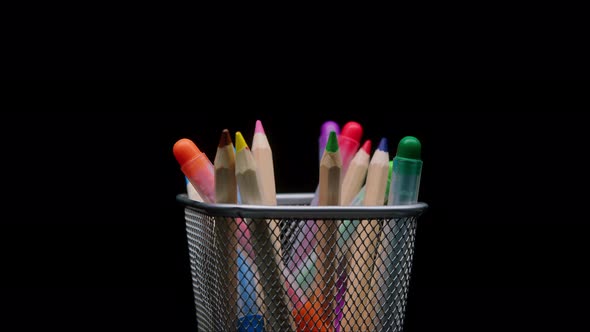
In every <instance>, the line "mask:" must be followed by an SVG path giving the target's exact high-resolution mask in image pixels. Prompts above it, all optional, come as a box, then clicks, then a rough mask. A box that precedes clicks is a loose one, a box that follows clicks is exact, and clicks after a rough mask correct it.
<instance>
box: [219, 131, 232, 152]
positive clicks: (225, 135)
mask: <svg viewBox="0 0 590 332" xmlns="http://www.w3.org/2000/svg"><path fill="white" fill-rule="evenodd" d="M230 144H232V141H231V135H230V134H229V130H227V129H223V131H222V132H221V137H220V138H219V145H218V147H220V148H223V147H225V146H228V145H230Z"/></svg>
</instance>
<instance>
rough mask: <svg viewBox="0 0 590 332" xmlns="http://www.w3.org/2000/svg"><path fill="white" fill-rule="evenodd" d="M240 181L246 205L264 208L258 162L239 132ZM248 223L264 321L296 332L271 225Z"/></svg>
mask: <svg viewBox="0 0 590 332" xmlns="http://www.w3.org/2000/svg"><path fill="white" fill-rule="evenodd" d="M236 178H237V183H238V189H239V191H240V197H241V199H242V203H243V204H250V205H263V198H262V192H261V190H260V186H259V183H260V181H259V180H258V171H257V165H256V161H255V159H254V156H253V155H252V151H251V150H250V148H249V147H248V145H247V144H246V141H245V140H244V137H243V136H242V134H241V133H240V132H239V131H238V132H236ZM246 223H247V224H248V229H249V230H250V234H251V239H252V247H253V249H254V252H255V264H256V265H257V269H258V272H259V273H260V276H261V280H260V283H261V284H262V289H263V291H264V299H263V301H264V304H265V307H266V308H265V310H264V318H265V320H266V322H267V323H268V324H267V325H266V326H265V329H266V330H269V331H283V330H290V331H294V330H295V323H294V321H293V317H292V315H291V310H290V305H289V300H288V297H287V291H286V283H285V281H284V277H283V271H282V270H281V268H280V264H278V263H277V262H278V259H280V258H277V256H278V255H279V253H278V252H277V251H276V250H275V247H274V243H273V242H272V235H271V234H272V233H271V231H270V229H269V225H268V222H267V221H266V220H264V219H246Z"/></svg>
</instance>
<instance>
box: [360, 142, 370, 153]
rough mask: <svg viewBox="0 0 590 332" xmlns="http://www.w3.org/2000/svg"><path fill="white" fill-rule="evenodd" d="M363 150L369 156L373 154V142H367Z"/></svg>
mask: <svg viewBox="0 0 590 332" xmlns="http://www.w3.org/2000/svg"><path fill="white" fill-rule="evenodd" d="M361 149H363V150H364V151H365V152H366V153H367V154H371V140H370V139H368V140H366V141H365V144H363V147H362V148H361Z"/></svg>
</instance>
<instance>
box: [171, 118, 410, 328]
mask: <svg viewBox="0 0 590 332" xmlns="http://www.w3.org/2000/svg"><path fill="white" fill-rule="evenodd" d="M362 136H363V127H362V126H361V125H360V124H359V123H358V122H355V121H350V122H348V123H346V124H345V125H344V126H343V127H342V129H341V128H340V126H339V125H338V124H337V123H336V122H333V121H327V122H325V123H324V124H323V125H322V126H321V129H320V137H319V143H318V144H319V149H318V151H319V156H318V157H319V158H318V159H319V168H318V169H319V183H318V186H317V188H316V191H315V193H314V196H313V199H312V201H311V203H310V205H312V206H354V205H356V206H379V205H404V204H414V203H417V202H418V190H419V185H420V176H421V171H422V161H421V144H420V141H419V140H418V139H417V138H416V137H413V136H406V137H404V138H402V139H401V140H400V141H399V143H398V145H397V151H396V154H395V155H394V156H393V158H391V159H390V153H389V148H388V141H387V139H386V138H385V137H383V138H381V139H380V141H379V142H378V144H377V147H376V148H375V150H372V142H371V140H369V139H366V140H364V141H361V139H362ZM234 141H235V147H234ZM361 143H362V144H361ZM173 153H174V156H175V158H176V160H177V161H178V163H179V165H180V168H181V170H182V172H183V174H184V175H185V178H186V184H187V193H188V196H189V198H191V199H193V200H195V201H200V202H204V203H206V204H245V205H277V194H276V187H275V176H274V166H273V156H272V149H271V145H270V143H269V139H268V137H267V136H266V133H265V131H264V128H263V126H262V123H261V121H260V120H257V121H256V124H255V130H254V136H253V138H252V141H251V148H250V147H249V145H248V144H247V143H246V140H245V139H244V137H243V136H242V134H241V132H239V131H238V132H236V133H235V139H234V140H232V136H231V133H230V132H229V130H227V129H224V130H223V131H222V132H221V135H220V138H219V144H218V147H217V152H216V155H215V158H214V162H211V161H210V159H209V158H208V157H207V156H206V155H205V154H204V153H203V152H202V151H200V150H199V148H198V147H197V145H196V144H195V143H194V142H193V141H192V140H190V139H188V138H182V139H180V140H178V141H177V142H176V143H175V144H174V146H173ZM215 225H216V226H215V227H217V228H218V232H219V233H218V234H221V235H220V236H223V237H224V238H225V239H227V241H228V242H227V246H228V247H229V248H225V249H224V250H225V251H224V252H227V255H226V257H227V261H226V262H224V264H226V265H225V266H226V268H227V269H226V270H225V271H229V272H228V274H229V275H227V276H226V277H227V282H226V283H225V284H226V285H229V287H230V288H231V289H228V290H227V291H228V293H230V294H236V296H231V297H230V302H232V303H229V304H228V307H229V308H230V309H229V314H230V317H229V319H230V321H235V322H237V323H236V325H235V326H237V330H238V331H246V330H247V331H264V330H265V326H267V328H266V331H272V330H277V327H282V328H283V329H281V330H289V331H298V332H303V331H337V332H339V331H361V330H362V331H373V330H378V328H379V326H382V324H383V323H382V322H379V317H377V316H378V315H377V314H376V312H377V311H378V310H379V309H378V307H379V305H382V304H379V303H378V302H379V301H378V299H377V292H379V290H377V288H378V287H383V284H384V282H383V280H381V281H379V278H385V277H386V276H385V274H386V272H385V271H383V269H382V268H379V267H378V266H379V265H380V264H381V265H382V263H381V260H383V259H384V258H383V257H382V251H384V250H383V248H381V247H380V246H381V245H382V242H383V239H382V238H380V237H382V236H383V233H384V231H383V229H380V226H379V224H378V223H376V222H374V220H370V219H369V220H341V221H339V222H334V221H331V220H309V221H308V222H305V221H304V222H302V223H298V224H297V225H296V226H295V227H294V229H293V230H292V232H291V235H290V236H288V237H286V235H285V234H282V233H281V230H282V229H283V228H282V227H281V226H280V225H279V224H278V222H277V221H276V220H274V219H262V220H257V219H249V218H244V219H243V220H242V219H241V218H235V219H233V218H227V220H217V222H216V224H215ZM384 227H385V226H384ZM238 234H241V236H240V235H238ZM245 234H246V235H245ZM285 237H286V238H287V240H284V239H285ZM236 248H237V249H236ZM345 248H348V250H344V249H345ZM351 248H355V250H351ZM269 253H274V254H275V255H274V256H275V257H269V255H268V254H269ZM295 253H296V254H295ZM375 275H377V276H375ZM255 295H261V297H262V298H261V299H260V298H257V297H256V296H255ZM242 307H243V308H242ZM244 324H246V325H247V324H250V325H252V324H258V325H257V326H258V327H257V328H254V329H252V328H246V326H245V325H244Z"/></svg>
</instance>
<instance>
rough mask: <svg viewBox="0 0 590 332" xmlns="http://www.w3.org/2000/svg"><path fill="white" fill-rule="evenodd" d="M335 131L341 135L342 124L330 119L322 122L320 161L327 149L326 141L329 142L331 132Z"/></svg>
mask: <svg viewBox="0 0 590 332" xmlns="http://www.w3.org/2000/svg"><path fill="white" fill-rule="evenodd" d="M331 131H335V132H336V135H340V125H338V123H336V122H335V121H331V120H328V121H326V122H324V123H323V124H322V127H321V128H320V138H319V153H320V159H319V160H320V161H321V160H322V155H323V154H324V150H325V149H326V143H327V142H328V137H329V136H330V132H331Z"/></svg>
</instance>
